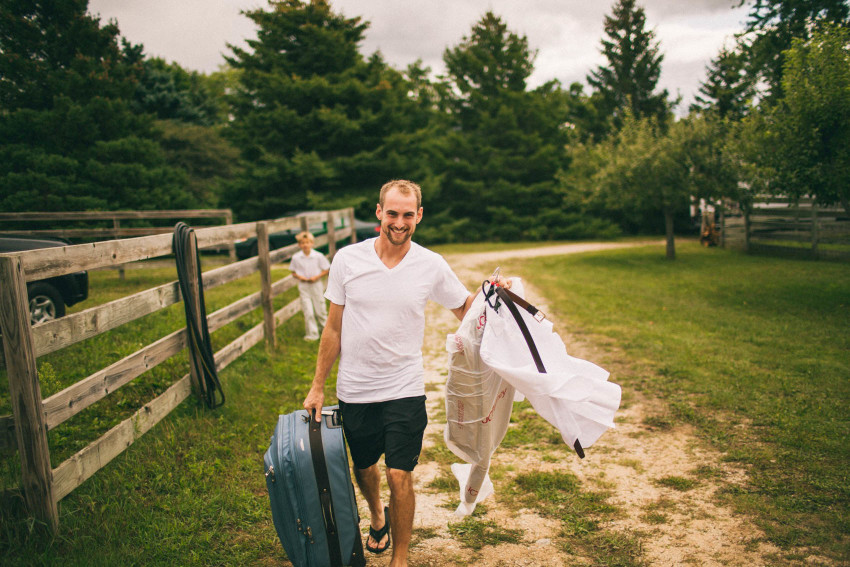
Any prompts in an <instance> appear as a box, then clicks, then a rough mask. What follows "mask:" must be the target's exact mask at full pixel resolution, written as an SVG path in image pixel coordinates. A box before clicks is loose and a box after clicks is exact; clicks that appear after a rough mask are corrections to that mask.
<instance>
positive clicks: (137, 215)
mask: <svg viewBox="0 0 850 567" xmlns="http://www.w3.org/2000/svg"><path fill="white" fill-rule="evenodd" d="M195 219H213V220H219V221H223V222H219V223H216V224H225V225H229V224H233V211H231V210H230V209H185V210H166V211H72V212H55V213H54V212H25V213H0V222H2V223H5V225H6V226H5V227H4V229H3V230H0V236H53V237H58V238H65V239H71V240H77V239H81V238H94V239H95V240H110V239H116V238H127V237H134V236H150V235H153V234H167V233H170V232H171V231H173V230H174V224H175V223H171V226H145V227H128V226H123V227H122V226H121V221H122V220H123V221H135V220H143V221H151V220H160V221H162V220H182V221H183V222H185V223H189V224H191V222H190V221H192V220H195ZM45 222H50V223H51V225H50V226H51V228H44V227H38V228H30V226H31V225H33V224H43V223H45ZM79 222H90V223H94V224H98V223H107V224H111V225H112V226H93V227H86V228H56V227H57V226H58V225H63V224H64V225H68V224H77V223H79ZM9 224H12V225H15V226H16V227H17V228H14V229H11V228H9ZM21 226H27V227H28V228H21ZM210 248H216V249H226V250H227V251H228V252H229V254H230V261H231V262H233V261H235V260H236V255H235V252H234V248H233V242H225V243H223V244H220V245H214V246H210Z"/></svg>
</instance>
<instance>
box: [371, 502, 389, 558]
mask: <svg viewBox="0 0 850 567" xmlns="http://www.w3.org/2000/svg"><path fill="white" fill-rule="evenodd" d="M369 536H370V537H371V538H372V539H373V540H375V543H377V544H378V545H381V540H382V539H384V536H387V545H386V546H384V547H380V548H379V547H369V540H366V551H368V552H369V553H374V554H375V555H377V554H379V553H383V552H385V551H386V550H388V549H389V548H390V543H391V538H390V509H389V507H386V506H385V507H384V527H383V528H381V529H380V530H376V529H375V528H373V527H372V526H371V525H370V526H369Z"/></svg>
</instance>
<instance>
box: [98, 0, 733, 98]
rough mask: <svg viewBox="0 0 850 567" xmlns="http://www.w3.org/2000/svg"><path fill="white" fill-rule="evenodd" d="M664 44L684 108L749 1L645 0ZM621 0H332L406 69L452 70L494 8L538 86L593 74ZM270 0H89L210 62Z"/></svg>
mask: <svg viewBox="0 0 850 567" xmlns="http://www.w3.org/2000/svg"><path fill="white" fill-rule="evenodd" d="M638 3H639V4H640V5H642V6H643V7H644V8H645V9H646V15H647V25H648V27H650V28H651V29H654V30H655V32H656V39H657V40H658V41H660V43H661V51H662V53H663V54H664V63H663V71H662V75H661V80H660V86H661V87H663V88H667V89H668V90H669V92H670V94H671V95H672V96H676V95H677V94H681V96H682V106H681V107H680V113H681V112H682V110H683V109H684V108H687V105H688V103H689V102H691V100H692V99H693V95H694V93H695V92H696V90H697V89H698V88H699V84H700V81H702V80H703V79H704V78H705V66H706V65H707V64H708V62H709V61H710V60H711V59H712V58H713V57H714V56H715V55H716V54H717V52H718V50H719V49H720V48H721V47H722V46H723V45H724V43H726V42H728V43H729V44H730V45H731V42H732V36H733V35H734V34H735V33H736V32H739V31H741V29H742V28H743V23H744V21H745V20H746V15H747V9H746V8H738V7H737V4H738V0H639V2H638ZM613 4H614V0H603V1H598V0H451V1H449V0H426V1H420V0H331V5H332V6H333V9H334V10H335V11H337V12H342V13H343V14H345V15H346V16H348V17H354V16H361V17H362V18H363V19H364V20H366V21H368V22H370V27H369V29H368V30H367V31H366V39H365V41H364V42H363V44H362V48H361V52H363V53H364V54H365V55H369V54H371V53H372V52H374V51H376V50H380V51H381V53H383V55H384V57H385V58H386V59H387V61H389V62H390V63H391V64H393V65H394V66H395V67H396V68H398V69H404V68H405V67H406V66H407V65H408V64H409V63H412V62H413V61H416V60H417V59H421V60H422V61H423V62H424V63H425V64H426V65H427V66H430V67H431V69H432V70H433V71H435V72H436V73H440V72H441V71H442V70H443V64H442V54H443V51H444V50H445V49H446V48H447V47H453V46H455V45H457V44H458V43H459V42H460V41H461V39H462V38H463V37H464V36H465V35H468V34H469V31H470V30H471V28H472V26H473V25H474V24H475V22H476V21H478V20H479V19H480V18H481V16H482V15H483V14H484V13H485V12H486V11H487V10H492V11H493V12H494V13H495V14H497V15H499V16H501V17H502V19H503V20H504V21H505V22H507V24H508V28H509V29H510V30H511V31H513V32H516V33H519V34H522V35H525V36H527V37H528V40H529V43H530V45H531V47H532V48H534V49H536V50H537V51H538V54H537V59H536V60H535V72H534V74H533V75H532V77H531V80H530V83H531V86H536V85H539V84H541V83H544V82H546V81H548V80H550V79H559V80H560V81H561V82H562V83H563V84H564V85H569V84H570V83H572V82H573V81H580V82H585V77H586V76H587V74H588V72H589V71H590V70H592V69H595V68H596V66H597V65H599V64H601V63H604V62H605V60H604V58H603V57H602V55H601V53H600V48H601V43H600V42H601V39H602V36H603V29H602V28H603V19H604V16H605V15H606V14H607V13H610V11H611V6H612V5H613ZM267 5H268V3H267V2H266V1H265V0H179V1H174V0H90V1H89V12H90V13H92V14H94V15H99V16H100V17H101V20H102V21H104V22H105V21H107V20H112V19H114V20H117V22H118V26H119V28H120V29H121V32H122V34H123V35H124V36H125V37H126V38H127V39H129V40H130V41H131V42H133V43H141V44H143V45H144V46H145V52H146V53H147V54H148V55H151V56H159V57H162V58H164V59H166V60H168V61H176V62H178V63H179V64H180V65H181V66H183V67H185V68H187V69H194V70H197V71H203V72H211V71H215V70H216V69H217V68H218V67H219V65H221V64H223V63H224V59H223V54H225V53H229V49H228V48H227V44H228V43H230V44H234V45H240V46H241V45H244V40H245V39H246V38H252V37H255V35H256V32H255V29H254V27H253V24H252V22H251V21H250V20H249V19H248V18H246V17H245V16H243V15H241V14H240V12H241V11H242V10H251V9H255V8H262V7H265V6H267Z"/></svg>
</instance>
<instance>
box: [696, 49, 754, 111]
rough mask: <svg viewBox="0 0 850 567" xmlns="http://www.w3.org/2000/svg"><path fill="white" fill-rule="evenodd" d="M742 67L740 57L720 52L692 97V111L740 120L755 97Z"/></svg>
mask: <svg viewBox="0 0 850 567" xmlns="http://www.w3.org/2000/svg"><path fill="white" fill-rule="evenodd" d="M745 67H746V59H745V56H744V55H743V53H741V52H740V51H732V50H729V49H726V48H724V49H722V50H721V51H720V53H719V54H718V55H717V57H715V58H714V59H712V60H711V64H710V65H708V66H707V67H706V71H707V77H706V79H705V81H703V83H702V84H701V85H700V88H699V91H698V93H699V94H698V95H697V96H696V97H694V99H695V102H694V104H692V105H691V110H692V111H710V112H713V113H714V114H715V115H716V116H717V117H718V118H721V119H724V118H728V119H730V120H740V119H741V118H743V117H744V116H745V115H746V114H747V110H748V109H749V106H750V104H751V103H752V99H753V97H754V96H755V87H754V85H753V82H752V80H751V79H750V77H749V76H748V75H747V73H746V68H745Z"/></svg>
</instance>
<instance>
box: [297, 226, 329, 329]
mask: <svg viewBox="0 0 850 567" xmlns="http://www.w3.org/2000/svg"><path fill="white" fill-rule="evenodd" d="M295 240H296V241H297V242H298V247H299V248H301V250H300V251H298V252H296V253H295V254H294V255H293V256H292V260H290V262H289V270H290V271H291V272H292V277H294V278H295V279H296V280H298V294H299V297H300V298H301V312H302V313H304V340H305V341H315V340H318V339H319V327H322V328H324V327H325V323H326V322H327V319H328V311H327V309H326V308H325V296H324V290H325V288H324V286H323V285H322V278H323V277H325V276H326V275H327V274H328V269H329V268H330V267H331V265H330V263H329V262H328V259H327V258H325V255H324V254H322V253H321V252H319V251H318V250H313V245H314V244H315V242H316V241H315V239H314V238H313V235H312V234H311V233H309V232H307V231H304V232H302V233H300V234H299V235H298V236H296V237H295Z"/></svg>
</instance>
